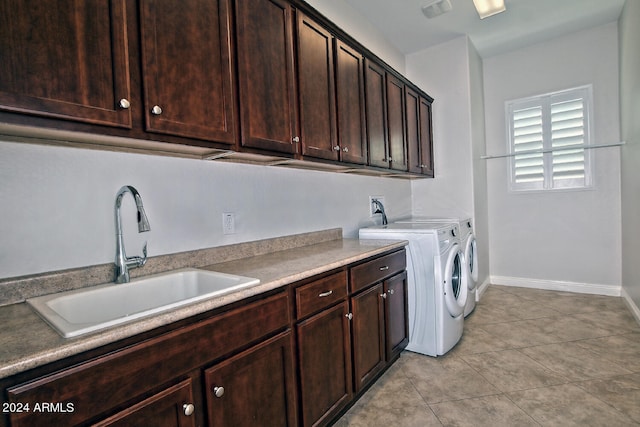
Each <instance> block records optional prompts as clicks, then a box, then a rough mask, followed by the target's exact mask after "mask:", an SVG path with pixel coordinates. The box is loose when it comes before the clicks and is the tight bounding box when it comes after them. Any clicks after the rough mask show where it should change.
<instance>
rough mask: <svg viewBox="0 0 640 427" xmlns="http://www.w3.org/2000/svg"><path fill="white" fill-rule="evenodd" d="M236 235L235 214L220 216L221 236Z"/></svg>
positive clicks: (227, 213)
mask: <svg viewBox="0 0 640 427" xmlns="http://www.w3.org/2000/svg"><path fill="white" fill-rule="evenodd" d="M235 233H236V214H234V213H233V212H225V213H223V214H222V234H235Z"/></svg>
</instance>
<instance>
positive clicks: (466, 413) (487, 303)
mask: <svg viewBox="0 0 640 427" xmlns="http://www.w3.org/2000/svg"><path fill="white" fill-rule="evenodd" d="M638 425H640V326H639V325H638V323H637V322H636V320H635V319H634V318H633V316H632V315H631V312H630V311H629V309H628V307H627V306H626V305H625V303H624V301H623V300H622V298H615V297H605V296H598V295H584V294H573V293H568V292H555V291H546V290H538V289H528V288H517V287H506V286H490V287H489V289H487V291H486V292H485V293H484V295H483V296H482V299H481V301H480V302H479V303H478V305H477V306H476V310H475V311H474V313H472V314H471V315H470V316H469V317H467V318H466V319H465V331H464V336H463V338H462V340H461V341H460V342H459V343H458V345H457V346H456V347H455V348H454V349H453V350H451V351H450V352H449V353H448V354H446V355H445V356H442V357H438V358H433V357H429V356H423V355H420V354H416V353H411V352H408V351H405V352H403V353H402V355H401V357H400V360H398V361H397V362H396V363H395V364H394V365H393V366H392V367H391V368H390V369H389V370H388V371H387V372H386V373H385V374H384V375H383V376H382V377H381V378H380V379H379V380H378V382H377V383H376V384H374V385H373V386H372V387H371V389H369V391H367V393H366V394H365V395H364V396H362V398H361V399H360V400H359V401H358V402H357V403H356V404H355V405H354V406H353V407H352V408H351V409H350V410H349V411H348V412H347V413H346V414H345V415H344V416H343V417H342V418H341V419H340V420H338V421H337V422H336V424H335V426H337V427H347V426H351V427H376V426H380V427H388V426H398V427H405V426H406V427H413V426H416V427H428V426H473V427H478V426H491V427H499V426H509V427H510V426H518V427H519V426H562V427H564V426H616V427H618V426H638Z"/></svg>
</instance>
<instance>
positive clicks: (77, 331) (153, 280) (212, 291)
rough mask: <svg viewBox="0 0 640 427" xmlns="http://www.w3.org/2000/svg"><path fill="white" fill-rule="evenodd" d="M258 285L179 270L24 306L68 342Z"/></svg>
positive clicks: (34, 300)
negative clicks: (29, 306) (67, 339)
mask: <svg viewBox="0 0 640 427" xmlns="http://www.w3.org/2000/svg"><path fill="white" fill-rule="evenodd" d="M259 283H260V280H258V279H253V278H251V277H243V276H235V275H231V274H225V273H218V272H214V271H208V270H198V269H183V270H176V271H172V272H169V273H162V274H155V275H151V276H147V277H141V278H139V279H133V280H131V282H129V283H122V284H116V283H106V284H104V285H99V286H95V287H91V288H85V289H78V290H74V291H68V292H61V293H57V294H51V295H44V296H40V297H36V298H30V299H28V300H27V303H29V304H30V305H31V306H32V307H33V308H34V309H35V310H36V312H37V313H38V314H39V315H40V316H41V317H42V318H43V319H44V320H46V321H47V322H48V323H49V324H50V325H51V326H53V327H54V329H56V330H57V331H58V332H59V333H60V334H61V335H62V336H63V337H65V338H71V337H76V336H79V335H83V334H87V333H89V332H95V331H98V330H101V329H104V328H107V327H110V326H115V325H119V324H121V323H125V322H130V321H132V320H136V319H140V318H142V317H146V316H150V315H152V314H157V313H160V312H163V311H167V310H170V309H174V308H177V307H181V306H184V305H187V304H192V303H194V302H198V301H203V300H205V299H208V298H212V297H216V296H220V295H224V294H227V293H230V292H233V291H237V290H240V289H242V288H247V287H250V286H255V285H257V284H259Z"/></svg>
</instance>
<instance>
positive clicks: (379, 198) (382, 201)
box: [369, 196, 384, 218]
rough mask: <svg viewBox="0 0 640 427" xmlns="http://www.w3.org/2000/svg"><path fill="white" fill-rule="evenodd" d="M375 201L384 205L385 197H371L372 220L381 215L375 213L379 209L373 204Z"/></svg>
mask: <svg viewBox="0 0 640 427" xmlns="http://www.w3.org/2000/svg"><path fill="white" fill-rule="evenodd" d="M374 200H377V201H379V202H380V203H382V204H383V205H384V196H369V217H370V218H373V217H374V216H376V215H379V214H376V213H374V212H375V211H376V209H377V208H376V207H375V206H374V204H373V201H374Z"/></svg>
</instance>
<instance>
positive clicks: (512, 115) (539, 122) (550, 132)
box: [506, 86, 592, 191]
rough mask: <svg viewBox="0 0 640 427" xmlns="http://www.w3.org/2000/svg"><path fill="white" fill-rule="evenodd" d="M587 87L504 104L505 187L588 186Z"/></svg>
mask: <svg viewBox="0 0 640 427" xmlns="http://www.w3.org/2000/svg"><path fill="white" fill-rule="evenodd" d="M591 97H592V96H591V86H584V87H579V88H576V89H570V90H566V91H561V92H554V93H550V94H545V95H541V96H535V97H530V98H525V99H518V100H515V101H508V102H507V103H506V110H507V122H508V126H509V153H510V154H511V157H510V160H511V165H510V175H511V177H510V178H511V179H510V188H511V190H513V191H521V190H554V189H568V188H585V187H589V186H591V161H590V156H589V151H590V150H588V149H586V150H585V149H584V147H585V146H587V145H589V144H590V141H589V136H590V131H589V129H590V118H591Z"/></svg>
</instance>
